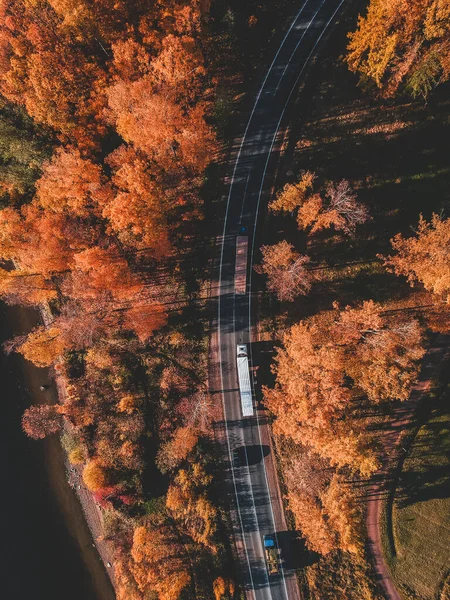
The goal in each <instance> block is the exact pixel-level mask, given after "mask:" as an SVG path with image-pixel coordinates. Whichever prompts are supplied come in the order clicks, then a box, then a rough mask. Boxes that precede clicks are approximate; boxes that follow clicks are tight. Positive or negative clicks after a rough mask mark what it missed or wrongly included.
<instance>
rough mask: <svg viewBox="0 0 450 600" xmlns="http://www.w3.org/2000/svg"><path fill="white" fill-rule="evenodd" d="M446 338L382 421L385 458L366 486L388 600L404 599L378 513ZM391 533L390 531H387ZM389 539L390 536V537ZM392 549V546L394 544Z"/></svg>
mask: <svg viewBox="0 0 450 600" xmlns="http://www.w3.org/2000/svg"><path fill="white" fill-rule="evenodd" d="M448 348H449V340H448V339H446V338H444V337H439V338H438V339H436V341H435V343H434V344H433V347H432V348H430V349H429V350H428V351H427V353H426V355H425V358H424V362H423V367H422V371H421V374H420V378H419V381H418V382H417V384H416V385H415V386H414V388H413V390H412V393H411V396H410V398H409V400H407V401H406V402H401V403H399V404H398V405H397V407H396V408H395V410H394V412H393V415H392V418H391V419H390V421H389V423H387V424H386V425H385V431H384V438H383V454H384V459H383V463H382V467H381V469H380V470H379V471H378V473H376V475H375V476H374V479H373V482H372V484H371V485H370V486H369V489H368V502H367V516H366V525H367V535H368V541H369V549H370V552H371V554H372V559H373V565H374V567H375V571H376V574H377V576H378V581H379V584H380V586H381V588H382V590H383V592H384V594H385V595H386V598H388V599H389V600H404V599H403V598H402V596H401V595H400V593H399V592H398V591H397V589H396V587H395V584H394V581H393V580H392V577H391V574H390V571H389V568H388V566H387V564H386V562H385V560H384V554H383V545H382V540H381V515H382V509H383V505H384V502H385V501H386V500H388V499H389V494H392V493H393V491H394V489H393V486H395V483H396V473H398V469H399V468H401V465H402V461H403V459H404V456H405V450H404V449H403V444H402V441H403V439H404V438H405V436H406V435H407V434H408V433H409V432H411V430H412V429H413V428H414V427H415V424H416V423H415V413H416V410H417V408H418V406H419V403H420V401H421V400H422V398H423V397H424V395H425V394H427V393H428V392H429V390H430V388H431V385H432V380H433V377H434V376H435V375H436V373H437V372H438V371H439V367H440V365H441V364H442V362H443V360H444V358H445V356H446V354H447V353H448ZM388 535H389V536H391V537H392V532H388ZM391 543H393V540H392V539H391ZM393 551H394V553H395V548H393Z"/></svg>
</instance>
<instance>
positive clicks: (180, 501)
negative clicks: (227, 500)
mask: <svg viewBox="0 0 450 600" xmlns="http://www.w3.org/2000/svg"><path fill="white" fill-rule="evenodd" d="M205 483H206V484H208V483H210V477H209V476H208V475H207V474H206V473H205V472H204V471H203V469H202V467H201V466H200V465H199V464H195V465H194V466H193V467H192V469H190V470H189V471H188V470H184V469H180V471H178V473H177V476H176V477H175V479H174V481H173V483H172V484H171V485H170V486H169V490H168V492H167V499H166V507H167V509H168V510H169V511H170V513H171V514H172V515H173V516H174V518H175V519H176V520H177V521H178V522H180V523H181V524H182V526H183V528H185V529H186V531H187V533H188V535H189V536H190V537H191V538H192V539H193V541H194V542H196V543H199V544H203V545H204V546H206V547H208V548H210V549H211V550H212V551H213V552H215V551H216V547H215V544H214V535H215V534H216V531H217V515H218V513H217V509H216V508H215V507H214V505H213V504H212V503H211V501H210V500H209V499H208V498H207V497H206V494H205V493H202V492H201V486H202V485H203V486H205Z"/></svg>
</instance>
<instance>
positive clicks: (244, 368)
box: [237, 344, 253, 417]
mask: <svg viewBox="0 0 450 600" xmlns="http://www.w3.org/2000/svg"><path fill="white" fill-rule="evenodd" d="M237 371H238V379H239V393H240V395H241V407H242V416H243V417H251V416H253V397H252V385H251V381H250V367H249V363H248V352H247V346H246V345H245V344H241V345H239V346H238V347H237Z"/></svg>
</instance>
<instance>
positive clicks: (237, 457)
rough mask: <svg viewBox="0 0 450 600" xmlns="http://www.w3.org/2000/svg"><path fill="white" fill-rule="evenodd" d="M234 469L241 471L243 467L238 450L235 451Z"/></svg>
mask: <svg viewBox="0 0 450 600" xmlns="http://www.w3.org/2000/svg"><path fill="white" fill-rule="evenodd" d="M233 467H234V468H235V469H239V468H240V467H242V461H241V455H240V453H239V450H238V449H237V448H235V449H234V450H233Z"/></svg>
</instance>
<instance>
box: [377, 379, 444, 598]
mask: <svg viewBox="0 0 450 600" xmlns="http://www.w3.org/2000/svg"><path fill="white" fill-rule="evenodd" d="M392 523H393V538H394V544H395V555H393V553H392V552H389V550H388V552H387V554H388V556H387V558H388V559H389V563H390V567H391V571H392V574H393V577H394V579H395V581H396V584H397V586H398V588H399V589H400V590H401V592H402V593H403V595H404V597H405V598H407V599H408V600H438V599H439V600H444V596H443V595H442V594H441V592H442V588H443V584H444V580H445V578H446V576H447V574H448V572H449V568H450V387H448V388H447V390H446V392H445V393H444V394H442V395H441V396H440V398H439V400H438V402H437V406H436V408H435V409H434V410H433V411H432V412H431V416H430V419H429V420H428V421H427V422H426V423H425V424H424V425H423V426H422V427H421V428H420V430H419V431H418V433H417V435H416V437H415V438H414V441H413V443H412V445H411V448H410V452H409V454H408V456H407V458H406V460H405V461H404V464H403V469H402V472H401V475H400V480H399V485H398V487H397V490H396V495H395V498H394V503H393V507H392Z"/></svg>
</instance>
